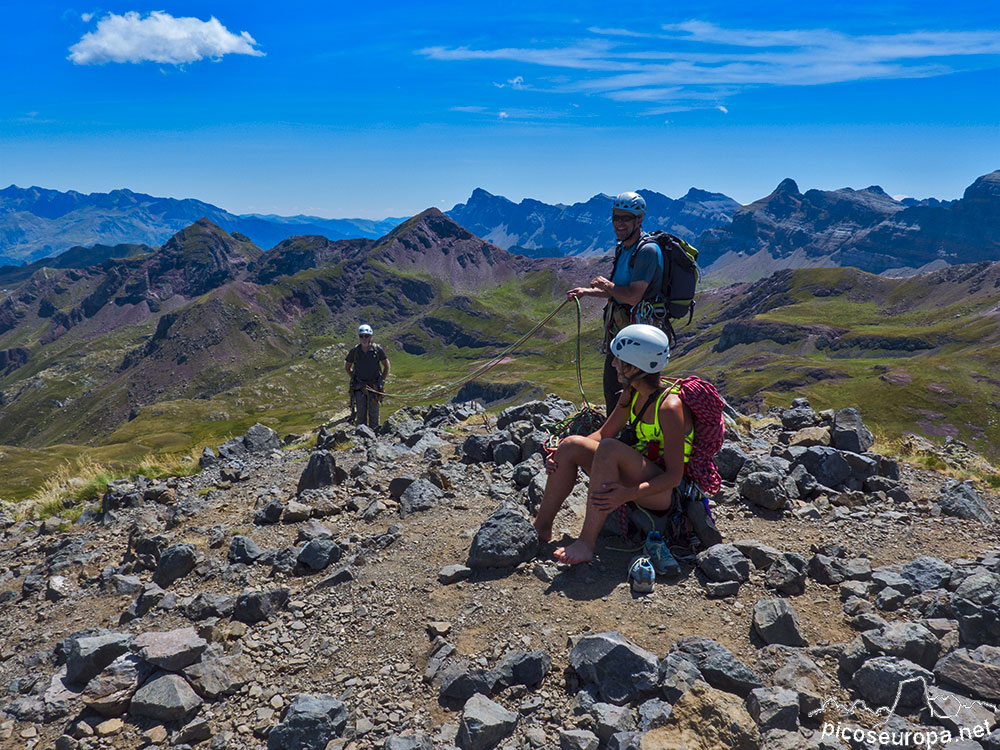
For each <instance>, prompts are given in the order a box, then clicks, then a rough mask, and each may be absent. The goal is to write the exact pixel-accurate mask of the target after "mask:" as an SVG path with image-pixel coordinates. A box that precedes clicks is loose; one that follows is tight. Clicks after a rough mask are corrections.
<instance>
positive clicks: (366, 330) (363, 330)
mask: <svg viewBox="0 0 1000 750" xmlns="http://www.w3.org/2000/svg"><path fill="white" fill-rule="evenodd" d="M374 333H375V332H374V331H373V330H372V327H371V326H370V325H368V324H367V323H362V324H361V325H359V326H358V335H359V336H372V335H374Z"/></svg>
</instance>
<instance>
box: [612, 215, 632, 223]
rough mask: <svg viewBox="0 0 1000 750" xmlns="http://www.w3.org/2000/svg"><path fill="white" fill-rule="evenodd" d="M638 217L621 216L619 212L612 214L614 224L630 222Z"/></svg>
mask: <svg viewBox="0 0 1000 750" xmlns="http://www.w3.org/2000/svg"><path fill="white" fill-rule="evenodd" d="M635 219H636V217H635V216H632V215H628V216H619V215H618V214H613V215H612V216H611V223H612V224H628V223H629V222H630V221H635Z"/></svg>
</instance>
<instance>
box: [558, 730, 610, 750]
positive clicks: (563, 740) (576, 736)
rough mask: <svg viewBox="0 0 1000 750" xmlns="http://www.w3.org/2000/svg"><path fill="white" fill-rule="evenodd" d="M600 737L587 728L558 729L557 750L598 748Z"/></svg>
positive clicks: (589, 749)
mask: <svg viewBox="0 0 1000 750" xmlns="http://www.w3.org/2000/svg"><path fill="white" fill-rule="evenodd" d="M600 746H601V741H600V738H599V737H598V736H597V735H596V734H594V733H593V732H591V731H590V730H589V729H560V730H559V750H598V748H599V747H600Z"/></svg>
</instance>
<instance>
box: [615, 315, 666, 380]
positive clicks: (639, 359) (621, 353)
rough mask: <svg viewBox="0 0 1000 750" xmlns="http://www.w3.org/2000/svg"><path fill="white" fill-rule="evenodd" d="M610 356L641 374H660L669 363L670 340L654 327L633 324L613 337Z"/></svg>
mask: <svg viewBox="0 0 1000 750" xmlns="http://www.w3.org/2000/svg"><path fill="white" fill-rule="evenodd" d="M611 354H612V355H614V356H615V357H618V359H620V360H621V361H622V362H628V363H629V364H630V365H635V366H636V367H638V368H639V369H640V370H642V371H643V372H649V373H653V372H660V371H662V370H663V368H665V367H666V366H667V362H669V361H670V340H669V339H668V338H667V334H666V333H664V332H663V331H661V330H660V329H659V328H657V327H656V326H649V325H644V324H642V323H633V324H632V325H630V326H625V327H624V328H622V329H621V330H620V331H619V332H618V335H617V336H615V340H614V341H612V342H611Z"/></svg>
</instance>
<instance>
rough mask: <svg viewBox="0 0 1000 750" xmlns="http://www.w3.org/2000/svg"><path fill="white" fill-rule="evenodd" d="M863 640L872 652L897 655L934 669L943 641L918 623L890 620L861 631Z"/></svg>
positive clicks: (873, 653)
mask: <svg viewBox="0 0 1000 750" xmlns="http://www.w3.org/2000/svg"><path fill="white" fill-rule="evenodd" d="M861 641H862V642H863V643H864V644H865V648H866V650H867V651H868V652H869V653H870V654H872V655H879V656H896V657H899V658H902V659H906V660H907V661H911V662H914V663H915V664H919V665H920V666H922V667H924V668H926V669H933V668H934V665H935V664H936V663H937V660H938V654H939V653H940V652H941V642H940V641H939V640H938V639H937V637H935V635H934V634H933V633H931V631H930V630H928V629H927V628H925V627H924V626H923V625H920V624H919V623H915V622H891V623H888V624H887V625H885V626H884V627H882V628H880V629H878V630H866V631H864V632H862V633H861Z"/></svg>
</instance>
